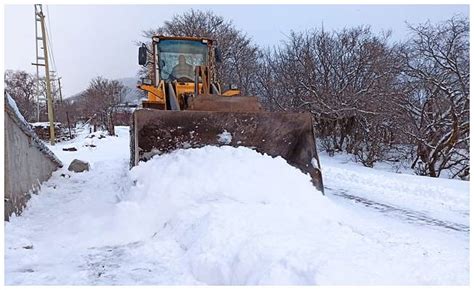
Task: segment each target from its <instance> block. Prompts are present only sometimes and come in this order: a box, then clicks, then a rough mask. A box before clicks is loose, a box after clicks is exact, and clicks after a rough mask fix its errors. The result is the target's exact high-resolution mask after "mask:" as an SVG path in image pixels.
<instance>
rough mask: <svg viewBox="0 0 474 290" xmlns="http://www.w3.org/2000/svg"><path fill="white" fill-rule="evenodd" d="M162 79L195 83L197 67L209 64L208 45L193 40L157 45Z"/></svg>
mask: <svg viewBox="0 0 474 290" xmlns="http://www.w3.org/2000/svg"><path fill="white" fill-rule="evenodd" d="M157 48H158V56H159V68H160V78H161V79H162V80H165V81H172V80H178V81H194V74H195V73H194V70H195V67H196V66H199V65H206V64H207V44H205V43H202V42H200V41H192V40H170V39H167V40H161V41H160V42H158V44H157Z"/></svg>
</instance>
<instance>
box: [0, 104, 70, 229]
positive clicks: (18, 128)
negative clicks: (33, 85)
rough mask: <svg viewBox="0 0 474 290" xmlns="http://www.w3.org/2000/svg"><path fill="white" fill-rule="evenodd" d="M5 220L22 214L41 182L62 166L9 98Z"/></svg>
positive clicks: (7, 108)
mask: <svg viewBox="0 0 474 290" xmlns="http://www.w3.org/2000/svg"><path fill="white" fill-rule="evenodd" d="M4 123H5V129H4V136H5V196H4V197H5V199H4V200H5V220H8V219H9V216H10V215H11V214H12V213H16V214H20V213H21V211H22V209H23V208H24V206H25V205H26V202H27V201H28V199H29V198H30V196H31V194H33V193H36V192H37V191H38V190H39V188H40V184H41V182H43V181H45V180H47V179H48V178H49V177H50V176H51V174H52V172H53V171H55V170H56V169H58V168H59V167H61V166H62V164H61V162H60V161H59V160H58V159H57V158H56V156H55V155H54V154H53V153H52V152H51V151H50V150H49V149H48V148H47V147H46V146H45V145H44V144H43V143H42V141H41V140H39V139H38V137H37V136H36V135H35V133H34V132H33V131H32V130H31V128H30V127H29V125H28V124H26V123H25V121H24V119H23V118H22V117H21V115H20V116H19V113H18V109H17V108H16V104H15V103H12V100H11V99H9V97H8V98H7V96H5V119H4Z"/></svg>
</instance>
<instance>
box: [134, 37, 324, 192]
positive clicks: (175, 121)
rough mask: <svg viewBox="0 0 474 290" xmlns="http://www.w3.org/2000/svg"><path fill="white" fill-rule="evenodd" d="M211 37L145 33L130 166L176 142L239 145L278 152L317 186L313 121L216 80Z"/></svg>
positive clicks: (216, 60) (215, 51) (216, 57)
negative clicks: (267, 107)
mask: <svg viewBox="0 0 474 290" xmlns="http://www.w3.org/2000/svg"><path fill="white" fill-rule="evenodd" d="M219 62H220V52H219V50H218V48H217V43H216V41H214V40H212V39H209V38H205V37H174V36H173V37H170V36H153V37H152V41H151V49H149V48H148V47H147V46H146V45H145V44H142V46H141V47H139V50H138V63H139V64H140V65H142V66H146V67H147V68H148V69H149V76H150V78H148V79H141V81H140V83H139V84H138V88H140V89H142V90H144V91H146V92H147V99H146V100H144V101H143V102H142V108H139V109H137V110H135V111H134V113H133V115H132V125H131V128H130V134H131V138H130V143H131V144H130V145H131V146H130V148H131V154H130V159H131V160H130V165H131V166H132V167H133V166H135V165H137V164H138V162H140V161H146V160H148V159H150V158H152V157H153V156H154V155H156V154H164V153H168V152H171V151H174V150H176V149H180V148H199V147H203V146H206V145H212V146H222V145H228V146H234V147H238V146H245V147H249V148H252V149H255V150H256V151H258V152H260V153H266V154H268V155H270V156H273V157H276V156H281V157H283V158H284V159H285V160H286V161H287V162H288V163H289V164H290V165H292V166H294V167H297V168H299V169H300V170H301V171H303V172H304V173H309V175H310V176H311V179H312V182H313V184H314V186H315V187H316V188H317V189H319V190H320V191H323V182H322V176H321V170H320V163H319V158H318V155H317V151H316V144H315V134H314V129H313V119H312V117H311V115H310V114H309V113H286V112H266V111H264V110H263V109H262V106H261V105H260V103H259V101H258V99H257V97H254V96H242V95H241V93H240V90H238V89H237V88H236V87H234V86H232V85H230V86H229V87H228V88H223V87H221V86H220V84H219V81H218V76H217V69H216V67H217V64H218V63H219Z"/></svg>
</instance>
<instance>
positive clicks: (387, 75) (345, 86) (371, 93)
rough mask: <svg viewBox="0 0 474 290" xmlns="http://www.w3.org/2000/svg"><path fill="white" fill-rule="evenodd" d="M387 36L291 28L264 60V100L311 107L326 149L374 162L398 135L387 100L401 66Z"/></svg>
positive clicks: (278, 104) (369, 163)
mask: <svg viewBox="0 0 474 290" xmlns="http://www.w3.org/2000/svg"><path fill="white" fill-rule="evenodd" d="M388 37H389V34H383V35H379V36H377V35H374V34H373V33H372V32H371V30H370V28H368V27H357V28H352V29H344V30H342V31H339V32H331V33H330V32H327V31H324V30H323V29H321V30H312V31H305V32H301V33H296V32H293V33H291V35H290V36H289V38H288V39H287V41H286V42H285V43H284V44H283V46H282V47H279V48H276V49H275V50H274V51H272V52H267V53H266V54H265V57H264V61H263V64H262V65H261V73H259V81H260V85H261V87H262V88H263V90H262V91H263V93H264V96H265V100H266V104H269V105H270V107H273V108H277V109H281V110H292V111H308V112H311V113H312V114H313V116H314V117H315V120H316V123H317V127H316V129H317V132H318V138H319V139H320V140H322V142H323V146H324V147H326V149H327V150H331V151H333V150H335V151H342V150H345V151H347V152H349V153H352V154H354V155H355V156H357V157H358V159H359V160H360V161H362V162H363V163H364V165H366V166H373V164H374V162H376V161H377V160H378V159H380V158H382V155H383V153H384V150H383V149H384V148H385V147H384V146H383V145H384V144H388V145H389V144H391V143H392V142H393V139H394V132H392V130H391V122H390V119H391V118H390V115H391V111H390V105H389V103H390V101H391V99H392V98H393V97H394V96H395V95H396V94H397V91H396V90H395V86H394V84H395V80H396V78H397V75H398V71H399V70H398V67H397V65H396V63H397V60H396V55H395V54H394V51H393V49H392V47H391V46H390V45H389V44H388V42H387V40H388Z"/></svg>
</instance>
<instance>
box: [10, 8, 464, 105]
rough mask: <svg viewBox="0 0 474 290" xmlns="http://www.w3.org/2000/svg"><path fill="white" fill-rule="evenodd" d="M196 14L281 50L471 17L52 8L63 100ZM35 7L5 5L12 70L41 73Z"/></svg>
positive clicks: (443, 11)
mask: <svg viewBox="0 0 474 290" xmlns="http://www.w3.org/2000/svg"><path fill="white" fill-rule="evenodd" d="M190 8H195V9H202V10H212V11H214V12H215V13H216V14H218V15H222V16H224V17H225V18H227V19H230V20H232V21H233V22H234V24H235V26H236V27H237V28H239V29H241V30H243V31H244V32H246V33H247V34H248V35H249V36H250V37H252V39H253V40H254V42H255V43H256V44H258V45H261V46H271V45H275V44H278V42H279V41H280V40H283V39H285V35H287V34H288V33H289V32H290V31H291V30H296V31H301V30H305V29H310V28H314V27H321V25H322V24H324V27H325V29H328V30H332V29H340V28H343V27H352V26H357V25H362V24H364V25H371V26H372V28H373V29H374V31H375V32H378V31H381V30H389V29H390V30H392V32H393V34H392V38H393V39H394V40H403V39H405V38H406V37H407V33H408V30H407V28H406V24H405V22H406V21H407V22H409V23H415V24H416V23H421V22H425V21H427V20H430V21H432V22H438V21H442V20H446V19H448V18H450V17H452V16H453V15H456V14H457V15H464V16H468V15H469V6H468V5H48V6H44V8H43V9H44V12H45V14H46V17H47V21H48V19H49V22H50V26H51V28H50V31H51V36H52V42H53V52H54V58H55V62H56V66H57V70H58V72H59V75H60V76H61V77H62V85H63V92H64V96H66V97H67V96H70V95H73V94H75V93H78V92H80V91H81V90H83V89H85V88H86V87H87V85H88V83H89V80H90V79H92V78H94V77H96V76H98V75H102V76H104V77H107V78H124V77H133V76H135V74H136V72H137V70H138V69H139V66H138V64H137V47H136V45H135V41H144V40H145V39H143V38H142V37H141V32H142V31H143V30H146V29H149V28H153V27H158V26H160V25H162V24H163V22H164V21H165V20H169V19H171V17H172V15H174V14H179V13H181V12H184V11H186V10H189V9H190ZM34 27H35V26H34V8H33V5H6V6H5V34H4V37H5V42H4V43H5V47H4V48H5V69H19V70H26V71H30V72H34V71H35V68H34V67H33V66H32V65H31V63H32V62H34V61H35V41H34V33H35V29H34Z"/></svg>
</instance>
